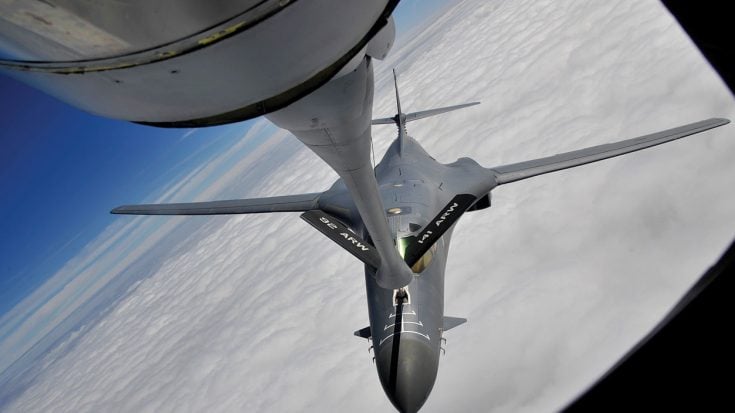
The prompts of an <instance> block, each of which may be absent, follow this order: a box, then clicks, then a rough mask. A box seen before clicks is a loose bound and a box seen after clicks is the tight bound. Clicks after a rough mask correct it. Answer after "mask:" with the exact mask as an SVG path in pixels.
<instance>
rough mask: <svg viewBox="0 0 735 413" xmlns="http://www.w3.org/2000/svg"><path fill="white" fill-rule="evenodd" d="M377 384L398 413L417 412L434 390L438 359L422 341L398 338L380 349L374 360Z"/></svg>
mask: <svg viewBox="0 0 735 413" xmlns="http://www.w3.org/2000/svg"><path fill="white" fill-rule="evenodd" d="M376 365H377V368H378V376H379V377H380V384H382V385H383V390H385V394H386V395H387V396H388V398H389V399H390V401H391V403H393V405H394V406H395V407H396V409H398V411H401V412H408V413H412V412H417V411H418V410H419V409H420V408H421V406H423V405H424V403H425V402H426V399H427V398H428V397H429V393H431V389H432V388H433V387H434V381H435V380H436V372H437V370H438V367H439V355H438V354H436V352H435V351H433V350H432V348H431V346H430V344H429V342H427V341H426V340H425V339H424V338H423V337H421V338H418V339H416V338H413V337H411V336H410V335H408V334H400V335H396V336H394V337H393V338H392V339H389V342H386V343H384V345H383V346H381V349H380V352H379V353H378V357H377V358H376Z"/></svg>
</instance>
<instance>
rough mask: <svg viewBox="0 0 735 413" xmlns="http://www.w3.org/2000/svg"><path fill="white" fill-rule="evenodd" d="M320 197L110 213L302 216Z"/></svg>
mask: <svg viewBox="0 0 735 413" xmlns="http://www.w3.org/2000/svg"><path fill="white" fill-rule="evenodd" d="M320 195H321V192H318V193H310V194H300V195H285V196H274V197H269V198H250V199H231V200H225V201H209V202H189V203H177V204H145V205H123V206H119V207H117V208H115V209H113V210H112V211H110V213H112V214H128V215H222V214H258V213H269V212H303V211H308V210H310V209H315V208H318V203H319V196H320Z"/></svg>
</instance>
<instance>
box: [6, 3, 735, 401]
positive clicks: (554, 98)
mask: <svg viewBox="0 0 735 413" xmlns="http://www.w3.org/2000/svg"><path fill="white" fill-rule="evenodd" d="M399 36H400V34H399ZM393 66H397V68H398V71H399V74H400V78H399V82H400V87H401V97H402V106H403V107H404V110H406V111H415V110H423V109H428V108H431V107H437V106H444V105H450V104H456V103H463V102H465V101H472V100H481V101H482V102H483V104H482V105H480V106H477V107H473V108H469V109H464V110H462V111H459V112H455V113H452V114H447V115H444V116H441V117H435V118H429V119H426V120H424V121H421V122H415V123H412V124H410V125H409V133H410V134H411V135H412V136H414V137H415V138H416V139H417V140H418V141H419V142H421V143H422V144H423V145H424V147H425V148H426V149H427V151H428V152H429V153H431V154H433V155H434V156H435V157H436V158H437V159H438V160H440V161H443V162H451V161H453V160H454V159H456V158H458V157H461V156H471V157H473V158H474V159H476V160H477V161H478V162H480V163H481V164H483V165H486V166H493V165H499V164H504V163H510V162H516V161H521V160H525V159H530V158H535V157H541V156H547V155H550V154H554V153H558V152H562V151H567V150H573V149H577V148H581V147H586V146H591V145H597V144H600V143H604V142H609V141H614V140H618V139H624V138H629V137H634V136H638V135H643V134H646V133H650V132H653V131H656V130H660V129H665V128H669V127H673V126H677V125H680V124H684V123H688V122H692V121H696V120H699V119H703V118H708V117H711V116H725V117H730V118H733V115H735V107H734V106H733V104H732V98H731V97H730V96H729V95H728V93H727V91H726V90H725V89H724V88H723V86H722V84H721V82H720V80H719V79H718V78H717V77H716V75H715V74H714V73H713V72H712V70H711V69H710V68H709V67H708V66H707V64H706V63H705V62H704V61H703V60H702V58H701V57H700V56H699V54H698V52H697V51H696V50H695V49H693V46H692V45H691V43H690V41H689V40H688V39H687V38H686V37H685V35H684V34H683V33H682V31H681V30H680V29H679V27H678V26H676V24H675V22H674V21H673V20H672V18H671V17H670V16H669V15H668V14H667V13H666V12H665V10H664V9H663V8H662V6H661V5H660V4H659V3H658V2H640V1H627V0H623V1H618V2H611V1H591V2H583V3H582V2H575V1H532V0H518V1H506V2H485V1H480V0H467V1H464V2H462V3H459V4H458V5H457V6H456V7H454V8H452V9H450V10H448V11H447V13H446V14H444V15H443V16H441V17H440V18H438V19H436V20H435V21H434V22H433V23H432V24H431V25H429V26H427V28H426V30H424V31H423V32H421V33H420V34H419V35H417V36H416V37H415V38H414V39H413V40H412V41H410V42H407V43H405V45H404V46H403V47H402V48H401V49H400V50H394V51H393V52H392V54H391V56H389V58H388V59H387V60H386V61H385V62H382V63H376V70H377V71H376V83H377V90H376V98H375V109H374V113H375V116H376V117H382V116H391V115H392V114H393V113H394V110H395V109H394V107H395V106H394V105H395V103H394V101H393V97H392V90H391V87H392V86H391V79H390V74H389V73H390V68H391V67H393ZM394 133H395V131H394V129H393V128H391V127H382V128H381V129H378V128H377V127H376V128H375V130H374V136H375V148H376V152H377V154H378V155H380V154H381V153H382V151H383V150H384V149H385V148H386V147H387V145H388V144H389V143H390V141H391V140H392V139H393V138H394ZM732 135H733V132H732V126H727V127H724V128H720V129H719V130H716V131H712V132H708V133H706V134H703V135H701V136H695V137H691V138H687V139H684V140H682V141H677V142H674V143H670V144H667V145H664V146H662V147H657V148H655V149H651V150H647V151H643V152H639V153H635V154H631V155H628V156H626V157H624V158H616V159H613V160H609V161H605V162H602V163H598V164H594V165H590V166H585V167H581V168H576V169H573V170H568V171H564V172H559V173H556V174H551V175H546V176H542V177H538V178H534V179H531V180H528V181H524V182H519V183H516V184H512V185H508V186H507V187H501V188H498V189H497V190H496V191H495V192H494V194H493V195H494V197H493V207H492V208H491V209H488V210H485V211H481V212H476V213H470V214H468V215H467V216H466V217H464V218H463V219H462V220H461V221H460V223H459V224H458V226H457V229H456V231H455V236H454V240H453V245H452V247H451V253H450V259H449V265H448V268H447V295H446V310H447V313H448V315H455V316H463V317H468V318H469V322H468V323H467V324H466V325H463V326H461V327H459V328H457V329H454V330H452V331H451V332H449V333H448V334H447V337H448V340H449V343H448V347H447V355H446V357H444V358H443V360H442V361H441V363H440V368H439V375H438V379H437V382H436V385H435V388H434V391H433V393H432V395H431V396H430V397H429V400H428V402H427V403H426V405H425V407H424V410H423V411H426V412H432V411H437V412H438V411H447V410H452V411H488V410H490V409H496V410H498V411H549V410H555V409H558V408H560V407H562V406H563V405H564V404H565V403H567V402H568V401H569V400H570V399H571V398H572V397H574V396H575V395H576V394H577V393H578V392H580V391H582V390H583V389H584V388H585V387H586V386H587V385H589V383H590V382H591V381H592V380H594V379H595V378H596V377H597V376H599V375H600V374H601V373H602V372H603V371H604V370H605V369H606V368H607V367H608V366H610V365H612V364H613V363H614V362H615V361H616V359H617V357H619V356H620V355H622V354H623V353H624V352H625V351H626V350H627V349H628V348H629V347H630V346H631V345H632V344H633V343H634V342H635V341H636V340H637V339H639V338H640V337H642V336H643V335H644V334H645V333H646V332H647V331H648V329H650V328H651V327H652V326H653V325H654V324H655V323H656V322H657V321H658V319H659V318H660V317H661V316H662V315H663V314H664V313H665V312H666V311H667V310H668V309H669V308H670V306H671V305H673V303H674V302H675V301H676V300H677V299H678V297H679V296H680V295H681V294H682V293H683V292H684V291H685V290H686V289H687V288H688V286H689V285H691V284H692V283H693V282H694V280H695V279H696V278H697V277H698V276H699V275H700V274H701V273H702V272H703V271H704V270H705V269H706V267H707V266H708V265H709V264H711V263H712V262H713V261H714V260H715V259H716V258H717V257H718V255H719V253H720V252H721V251H722V250H723V249H724V247H725V246H726V244H727V243H728V242H729V241H730V239H731V237H732V236H733V234H734V233H735V212H733V211H735V197H733V195H732V194H731V193H730V191H723V188H729V186H730V185H731V182H732V180H733V178H734V177H735V164H733V163H732V162H731V160H732V158H733V155H735V142H733V140H732V139H731V137H732ZM271 151H272V152H271ZM278 151H284V152H285V153H289V154H292V153H293V156H292V157H290V159H288V161H287V162H285V163H284V162H282V161H280V160H279V158H278V157H277V156H276V155H273V153H278ZM269 154H270V155H269ZM269 156H271V157H275V158H269ZM269 161H270V162H269ZM234 165H235V167H233V168H232V172H231V173H228V174H227V176H228V177H229V180H226V181H217V185H218V189H217V190H212V192H211V193H206V194H204V195H206V196H211V195H213V194H218V193H219V194H221V193H222V191H223V188H225V185H232V187H235V188H248V194H249V195H251V196H256V195H258V196H268V195H278V194H288V193H301V192H312V191H316V190H320V189H326V188H327V187H328V185H329V184H331V182H332V181H333V180H334V179H335V175H334V174H333V173H332V172H331V171H329V170H328V169H327V167H326V166H325V165H323V164H322V163H321V161H319V160H318V159H317V158H316V157H315V156H314V155H312V154H311V153H309V152H308V151H307V150H305V149H300V148H299V147H298V144H297V143H296V142H294V140H288V139H281V140H277V141H275V142H274V143H272V144H269V145H268V150H267V151H265V150H264V151H262V152H258V155H257V156H256V157H255V158H254V159H252V160H251V163H250V164H247V165H245V164H240V163H235V164H234ZM246 166H247V167H246ZM201 177H202V178H206V175H201ZM222 182H225V184H222ZM218 191H219V192H218ZM197 198H198V199H199V198H201V199H204V197H203V196H202V197H197ZM127 219H135V218H127ZM156 219H159V218H157V217H151V218H145V220H156ZM164 219H165V218H164ZM192 219H196V218H192ZM172 248H173V247H172ZM176 248H177V251H178V254H176V255H175V256H173V257H170V258H167V259H166V260H165V261H164V262H162V263H161V264H160V268H159V269H158V270H157V271H156V273H155V274H154V275H152V276H151V277H149V278H147V279H145V280H143V281H141V282H140V283H139V284H138V285H137V287H136V288H135V289H134V290H133V291H132V292H131V293H130V294H129V295H128V296H127V297H126V298H124V299H123V300H122V301H120V302H119V303H118V304H117V305H116V306H115V307H114V308H113V309H112V311H111V312H109V313H108V314H107V315H106V316H105V317H104V319H102V320H101V321H100V322H99V323H97V324H96V325H95V326H94V327H93V328H91V329H90V330H89V331H88V332H86V334H84V335H83V336H82V337H80V338H79V339H78V341H77V342H76V345H75V346H73V348H70V349H69V350H68V351H65V352H64V353H62V354H59V355H58V356H56V358H55V359H54V360H53V363H51V364H50V365H49V366H48V367H47V368H46V369H45V370H44V372H43V374H41V375H40V376H39V377H38V378H37V380H36V382H35V383H34V385H33V386H32V387H31V388H29V389H28V390H27V391H26V392H25V393H24V394H22V395H21V397H19V398H18V399H17V400H16V401H15V402H14V403H13V404H12V405H11V406H8V408H9V410H10V411H23V412H27V411H74V412H80V411H90V412H93V411H136V412H149V411H150V412H161V411H177V412H180V411H274V412H285V411H311V410H320V411H366V412H367V411H376V410H378V411H389V410H390V409H391V408H392V407H391V406H390V403H389V402H388V400H387V398H385V396H384V394H383V392H382V389H381V388H380V385H379V382H378V378H377V375H376V373H375V369H374V367H373V366H372V364H371V362H370V359H371V356H370V355H369V354H368V352H367V344H366V343H365V342H364V341H360V340H359V339H357V338H355V337H353V336H352V331H353V330H355V329H358V328H361V327H364V326H365V325H367V308H366V307H367V306H366V304H365V294H364V285H363V276H362V274H361V272H362V269H361V265H359V264H358V263H357V262H356V261H355V260H354V259H353V258H352V257H351V256H350V255H348V254H347V253H346V252H343V251H341V250H340V249H339V248H337V247H335V246H334V245H332V244H331V243H330V242H329V241H328V240H326V239H324V238H323V237H322V236H321V235H319V234H318V233H316V232H314V231H313V230H312V229H311V228H310V227H308V225H306V224H305V223H303V222H301V221H300V220H299V219H298V215H297V214H280V215H268V216H266V215H263V216H238V217H233V218H227V217H217V218H212V219H210V220H209V221H206V223H205V224H203V227H202V228H200V230H198V231H197V232H196V233H195V234H193V235H191V236H189V237H187V238H186V239H185V240H183V241H182V242H181V243H180V244H179V245H178V246H177V247H176ZM121 253H122V251H121Z"/></svg>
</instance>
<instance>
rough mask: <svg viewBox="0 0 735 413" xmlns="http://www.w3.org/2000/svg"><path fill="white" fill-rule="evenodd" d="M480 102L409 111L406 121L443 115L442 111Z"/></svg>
mask: <svg viewBox="0 0 735 413" xmlns="http://www.w3.org/2000/svg"><path fill="white" fill-rule="evenodd" d="M479 104H480V102H472V103H463V104H461V105H454V106H447V107H445V108H439V109H429V110H424V111H421V112H414V113H409V114H407V115H406V122H413V121H415V120H419V119H423V118H428V117H429V116H436V115H441V114H442V113H447V112H451V111H453V110H457V109H462V108H467V107H470V106H475V105H479Z"/></svg>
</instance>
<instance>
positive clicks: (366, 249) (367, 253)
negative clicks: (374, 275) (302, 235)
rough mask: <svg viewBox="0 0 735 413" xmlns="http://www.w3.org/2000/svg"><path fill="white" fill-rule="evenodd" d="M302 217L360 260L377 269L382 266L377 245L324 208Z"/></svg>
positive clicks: (305, 213) (306, 213)
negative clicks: (350, 228)
mask: <svg viewBox="0 0 735 413" xmlns="http://www.w3.org/2000/svg"><path fill="white" fill-rule="evenodd" d="M301 219H303V220H304V221H306V222H308V223H309V224H310V225H311V226H313V227H314V228H316V229H317V230H318V231H319V232H321V233H322V234H324V235H326V236H327V238H329V239H331V240H332V241H334V242H336V243H337V244H338V245H339V246H340V247H342V248H344V249H345V250H347V252H349V253H350V254H352V255H354V256H355V257H357V259H359V260H360V261H362V262H364V263H365V264H367V265H369V266H371V267H373V268H376V269H377V268H379V267H380V254H378V251H377V250H376V249H375V247H373V246H372V245H371V244H370V243H368V242H367V241H365V240H363V239H362V238H361V237H360V236H358V235H357V234H355V233H354V232H352V231H350V230H349V229H348V228H347V227H346V226H345V225H344V224H343V223H341V222H339V221H338V220H337V218H334V217H333V216H331V215H329V214H327V213H326V212H324V211H322V210H319V209H313V210H311V211H306V212H304V213H303V214H301Z"/></svg>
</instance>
